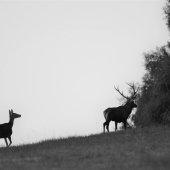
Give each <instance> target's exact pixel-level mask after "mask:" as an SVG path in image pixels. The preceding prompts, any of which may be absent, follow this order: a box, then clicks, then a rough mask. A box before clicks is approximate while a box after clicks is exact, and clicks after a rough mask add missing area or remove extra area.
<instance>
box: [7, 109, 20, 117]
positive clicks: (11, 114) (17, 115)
mask: <svg viewBox="0 0 170 170" xmlns="http://www.w3.org/2000/svg"><path fill="white" fill-rule="evenodd" d="M9 117H10V119H16V118H19V117H21V115H19V114H17V113H14V112H13V110H12V109H11V110H9Z"/></svg>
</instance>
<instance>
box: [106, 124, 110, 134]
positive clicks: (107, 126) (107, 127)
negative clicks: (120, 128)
mask: <svg viewBox="0 0 170 170" xmlns="http://www.w3.org/2000/svg"><path fill="white" fill-rule="evenodd" d="M106 129H107V131H108V132H109V122H108V123H107V125H106Z"/></svg>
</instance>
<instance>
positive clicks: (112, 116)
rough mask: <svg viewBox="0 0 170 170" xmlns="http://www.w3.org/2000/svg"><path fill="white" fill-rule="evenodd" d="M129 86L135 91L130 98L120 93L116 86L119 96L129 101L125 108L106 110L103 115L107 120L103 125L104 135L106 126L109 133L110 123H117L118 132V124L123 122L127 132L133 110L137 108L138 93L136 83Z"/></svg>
mask: <svg viewBox="0 0 170 170" xmlns="http://www.w3.org/2000/svg"><path fill="white" fill-rule="evenodd" d="M127 84H128V83H127ZM128 85H129V86H130V87H131V88H132V90H133V94H132V95H131V96H130V97H128V96H125V95H124V94H123V92H120V90H119V87H117V88H116V87H115V86H114V88H115V89H116V91H118V92H119V94H121V96H123V97H124V98H125V99H126V100H127V101H126V103H125V105H123V106H119V107H113V108H107V109H106V110H104V112H103V114H104V117H105V120H106V121H105V122H104V123H103V132H104V133H105V126H106V129H107V131H108V132H109V123H110V121H115V131H116V130H117V123H121V122H123V124H124V128H125V130H126V122H127V119H128V117H129V115H130V113H131V112H132V109H133V108H136V107H137V105H136V104H135V102H134V100H135V98H136V96H137V91H138V88H137V89H136V88H135V85H134V83H133V84H132V85H131V84H128Z"/></svg>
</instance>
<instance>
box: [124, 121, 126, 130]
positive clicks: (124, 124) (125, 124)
mask: <svg viewBox="0 0 170 170" xmlns="http://www.w3.org/2000/svg"><path fill="white" fill-rule="evenodd" d="M124 128H125V130H126V121H124Z"/></svg>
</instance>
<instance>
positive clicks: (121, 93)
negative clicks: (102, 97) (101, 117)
mask: <svg viewBox="0 0 170 170" xmlns="http://www.w3.org/2000/svg"><path fill="white" fill-rule="evenodd" d="M114 88H115V90H116V91H117V92H118V93H119V94H120V95H121V96H123V97H124V98H125V99H127V100H128V99H129V97H127V96H125V95H124V94H123V91H122V92H120V90H119V86H117V88H116V87H115V86H114Z"/></svg>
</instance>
